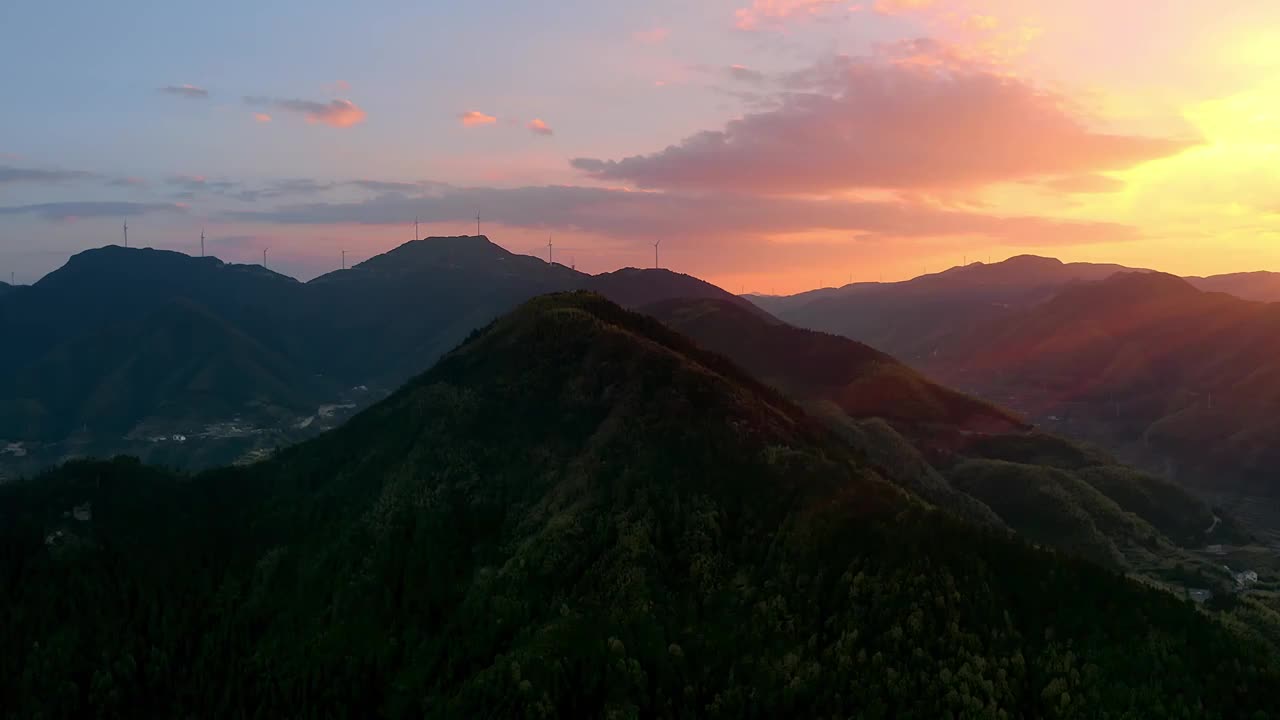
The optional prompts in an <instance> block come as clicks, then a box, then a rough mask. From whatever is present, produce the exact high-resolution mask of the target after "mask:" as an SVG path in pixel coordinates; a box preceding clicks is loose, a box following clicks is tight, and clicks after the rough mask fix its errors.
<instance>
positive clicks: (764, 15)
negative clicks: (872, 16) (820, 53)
mask: <svg viewBox="0 0 1280 720" xmlns="http://www.w3.org/2000/svg"><path fill="white" fill-rule="evenodd" d="M844 5H848V0H754V2H753V3H752V4H751V6H750V7H744V8H739V9H738V11H737V13H736V17H737V21H736V23H735V24H736V26H737V28H738V29H739V30H747V31H751V30H760V29H762V28H765V27H771V26H773V27H776V26H779V25H781V24H783V23H784V22H786V21H787V20H790V19H792V18H803V17H814V16H817V15H821V14H823V13H825V12H827V11H830V10H832V9H834V8H837V7H840V6H844Z"/></svg>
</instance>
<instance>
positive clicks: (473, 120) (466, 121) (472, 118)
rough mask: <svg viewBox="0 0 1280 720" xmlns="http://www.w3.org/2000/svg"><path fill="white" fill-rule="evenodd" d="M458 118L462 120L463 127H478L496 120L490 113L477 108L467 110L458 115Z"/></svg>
mask: <svg viewBox="0 0 1280 720" xmlns="http://www.w3.org/2000/svg"><path fill="white" fill-rule="evenodd" d="M458 120H459V121H461V122H462V126H463V127H480V126H482V125H492V124H494V123H496V122H498V118H496V117H494V116H492V115H485V114H484V113H482V112H480V111H479V110H468V111H467V112H464V113H462V114H461V115H459V116H458Z"/></svg>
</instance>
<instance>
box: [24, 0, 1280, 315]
mask: <svg viewBox="0 0 1280 720" xmlns="http://www.w3.org/2000/svg"><path fill="white" fill-rule="evenodd" d="M0 68H3V70H0V76H2V77H3V88H4V91H5V103H4V104H5V108H4V111H3V112H0V277H2V278H3V279H5V280H7V279H8V276H9V273H10V272H14V273H16V276H17V278H18V280H19V282H33V281H35V280H36V279H38V278H39V277H40V276H42V275H43V274H45V273H47V272H49V271H50V270H53V269H55V268H57V267H58V266H60V265H61V264H62V263H64V262H65V261H66V259H67V257H68V256H69V255H71V254H74V253H76V252H79V251H81V250H84V249H87V248H90V247H95V246H100V245H104V244H108V243H119V242H120V236H121V223H122V222H123V221H124V220H125V219H126V218H127V220H128V223H129V227H130V241H131V244H133V245H139V246H144V245H145V246H152V247H157V248H168V249H175V250H182V251H185V252H193V253H194V252H197V251H198V248H199V235H200V231H201V228H202V227H203V228H204V229H205V232H206V234H207V236H208V242H207V246H208V249H209V252H210V254H214V255H217V256H219V257H221V258H223V259H224V260H228V261H233V262H258V261H260V260H261V256H262V249H263V248H265V247H270V248H271V258H272V261H271V266H272V267H273V268H274V269H277V270H280V271H282V272H286V273H289V274H292V275H295V276H298V277H301V278H304V279H305V278H310V277H313V276H315V275H317V274H319V273H322V272H326V271H328V270H331V269H335V268H336V267H337V265H338V263H339V257H340V250H342V249H344V248H345V249H347V250H348V253H349V254H348V257H350V258H354V261H358V260H359V259H360V258H361V257H367V256H369V255H372V254H376V253H379V252H383V251H385V250H388V249H390V248H392V247H394V246H395V245H397V244H400V243H402V242H404V241H407V240H409V239H411V238H412V235H413V219H414V216H415V215H417V216H420V217H421V218H422V227H423V230H422V234H423V235H427V234H437V235H440V234H448V235H457V234H471V233H474V231H475V220H474V217H475V215H476V213H477V211H478V212H479V213H480V214H481V217H482V229H483V231H484V233H485V234H486V235H488V236H489V237H490V238H491V239H493V240H494V241H495V242H497V243H499V244H501V245H503V246H505V247H507V248H508V249H510V250H512V251H515V252H522V253H529V254H538V255H540V256H542V257H545V255H546V241H547V235H548V233H552V234H553V238H554V243H555V246H556V259H557V260H558V261H562V262H565V263H566V264H568V262H569V260H570V258H572V260H573V261H574V262H575V263H576V265H577V267H578V268H579V269H583V270H587V271H590V272H599V271H605V270H612V269H615V268H618V267H621V266H627V265H639V266H648V265H651V264H652V261H653V249H652V245H653V243H654V242H655V241H656V240H658V239H661V240H662V246H661V247H662V260H663V265H664V266H667V267H670V268H672V269H675V270H679V271H683V272H689V273H693V274H696V275H699V276H701V277H705V278H707V279H709V280H711V281H713V282H717V283H719V284H721V285H723V286H725V287H726V288H729V289H731V290H733V291H735V292H737V291H740V290H748V291H750V290H756V291H762V292H779V293H781V292H794V291H799V290H804V289H809V288H812V287H816V286H820V285H835V284H843V283H845V282H848V281H849V280H850V279H853V280H875V279H877V278H884V279H886V280H888V279H900V278H904V277H909V276H913V275H918V274H920V273H921V272H922V271H923V270H925V269H928V270H930V271H936V270H941V269H944V268H945V267H948V266H951V265H957V264H960V263H961V262H962V258H965V257H967V258H968V259H969V260H970V261H973V260H977V259H981V260H986V259H987V258H988V257H990V258H992V259H1002V258H1005V257H1008V256H1010V255H1015V254H1021V253H1036V254H1044V255H1053V256H1056V257H1060V258H1062V259H1064V260H1089V261H1106V262H1120V263H1125V264H1129V265H1135V266H1144V267H1153V268H1157V269H1162V270H1168V271H1171V272H1177V273H1180V274H1213V273H1221V272H1233V271H1243V270H1280V234H1278V231H1280V3H1276V2H1274V0H1224V1H1223V2H1213V3H1211V2H1205V1H1204V0H1169V1H1168V2H1161V3H1147V2H1131V3H1125V2H1116V0H1106V1H1105V2H1104V1H1102V0H1075V1H1074V2H1061V1H1059V0H1052V1H1051V0H858V1H856V2H846V1H844V0H696V1H694V2H691V1H690V0H651V1H649V2H645V3H635V2H626V3H624V2H614V1H613V0H562V1H561V2H554V3H553V2H515V1H513V0H506V1H501V0H470V1H469V2H465V3H463V2H444V1H443V0H437V1H434V2H428V1H423V0H419V1H417V2H410V1H408V0H382V1H380V2H374V3H354V2H336V1H335V0H307V1H306V2H303V1H302V0H273V1H272V2H261V1H260V0H254V1H250V0H224V1H223V2H217V3H188V2H155V1H154V0H149V1H144V0H117V2H112V3H101V2H87V1H85V0H80V1H79V2H63V3H51V2H46V1H44V0H5V2H3V4H2V7H0Z"/></svg>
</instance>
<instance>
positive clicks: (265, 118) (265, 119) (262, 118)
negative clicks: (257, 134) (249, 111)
mask: <svg viewBox="0 0 1280 720" xmlns="http://www.w3.org/2000/svg"><path fill="white" fill-rule="evenodd" d="M253 119H254V120H255V121H257V122H260V123H269V122H271V116H270V115H268V114H266V113H254V114H253Z"/></svg>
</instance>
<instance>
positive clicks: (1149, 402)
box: [751, 257, 1280, 524]
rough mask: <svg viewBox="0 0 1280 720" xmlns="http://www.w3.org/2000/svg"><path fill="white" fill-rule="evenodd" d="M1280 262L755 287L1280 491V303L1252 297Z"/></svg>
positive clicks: (1058, 423)
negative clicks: (793, 288) (787, 291)
mask: <svg viewBox="0 0 1280 720" xmlns="http://www.w3.org/2000/svg"><path fill="white" fill-rule="evenodd" d="M1277 277H1280V276H1276V275H1274V274H1272V273H1248V274H1241V275H1221V276H1214V277H1210V278H1188V279H1182V278H1176V277H1173V276H1170V275H1165V274H1162V273H1156V272H1152V271H1146V270H1131V269H1128V268H1121V267H1119V266H1110V265H1088V264H1063V263H1060V262H1058V261H1056V260H1051V259H1046V258H1036V257H1020V258H1013V259H1011V260H1009V261H1006V262H1004V263H998V264H996V265H989V266H988V265H982V264H975V265H972V266H969V267H965V268H956V269H952V270H950V271H947V272H945V273H940V274H938V275H932V276H925V277H922V278H917V279H915V280H912V281H908V282H905V283H892V284H885V285H853V286H848V287H846V288H841V289H835V290H826V291H818V292H816V293H809V294H807V295H798V296H792V297H789V298H762V297H754V296H753V297H752V298H751V299H752V300H753V301H754V302H757V303H758V304H759V305H760V306H761V307H763V308H766V309H769V310H770V311H771V312H773V313H774V314H776V315H777V316H778V317H780V318H782V319H784V320H787V321H789V322H792V323H795V324H798V325H801V326H804V327H810V328H814V329H819V330H825V331H828V332H836V333H840V334H842V335H845V336H847V337H850V338H853V339H857V340H862V341H864V342H868V343H870V344H872V345H875V346H877V347H880V348H881V349H885V350H888V351H890V352H893V353H895V354H897V355H898V356H900V357H902V358H904V359H905V360H908V361H909V362H910V363H911V364H912V365H914V366H915V367H917V368H919V369H921V370H924V371H926V372H927V373H929V374H930V375H932V376H934V377H937V378H938V379H940V380H942V381H944V382H946V383H947V384H950V385H953V386H955V387H959V388H962V389H964V390H966V391H968V392H971V393H974V394H975V395H978V396H980V397H983V398H986V399H988V400H991V401H994V402H998V403H1000V404H1002V405H1006V406H1009V407H1011V408H1012V409H1014V410H1016V411H1018V412H1020V413H1022V414H1023V415H1025V416H1026V417H1027V418H1028V419H1029V420H1031V421H1032V422H1035V423H1037V424H1041V425H1044V426H1047V427H1051V428H1054V429H1056V430H1057V431H1059V432H1063V433H1066V434H1068V435H1071V436H1075V437H1081V438H1087V439H1089V440H1092V441H1095V442H1098V443H1101V444H1103V445H1106V446H1107V447H1109V448H1111V449H1112V450H1114V451H1116V452H1118V453H1120V454H1121V455H1122V456H1123V457H1124V458H1126V459H1128V460H1130V461H1133V462H1136V463H1139V464H1141V465H1144V466H1147V467H1149V468H1151V469H1152V470H1156V471H1159V472H1161V473H1163V474H1166V475H1168V476H1170V477H1177V478H1179V479H1180V480H1182V481H1185V482H1187V483H1191V484H1193V485H1196V486H1198V487H1199V488H1201V489H1202V490H1204V491H1206V492H1209V493H1216V492H1218V491H1223V492H1226V493H1228V494H1230V495H1240V494H1241V493H1244V494H1246V495H1247V494H1274V493H1276V492H1280V486H1277V485H1276V484H1275V483H1274V480H1273V479H1272V475H1273V472H1272V469H1273V468H1275V467H1276V466H1277V464H1278V463H1280V454H1278V452H1277V450H1276V448H1280V424H1278V423H1277V421H1276V420H1275V418H1276V417H1278V416H1280V413H1277V410H1280V360H1277V358H1280V352H1278V351H1280V343H1278V342H1277V340H1276V338H1277V337H1280V334H1278V332H1277V331H1280V304H1271V303H1264V302H1257V301H1251V300H1246V299H1242V298H1245V297H1249V298H1255V299H1261V300H1274V299H1278V298H1277V295H1276V294H1274V293H1275V292H1276V289H1277V288H1280V282H1276V278H1277ZM1206 290H1208V291H1207V292H1206ZM1277 519H1280V518H1272V519H1271V520H1272V522H1271V524H1275V523H1274V521H1275V520H1277Z"/></svg>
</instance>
